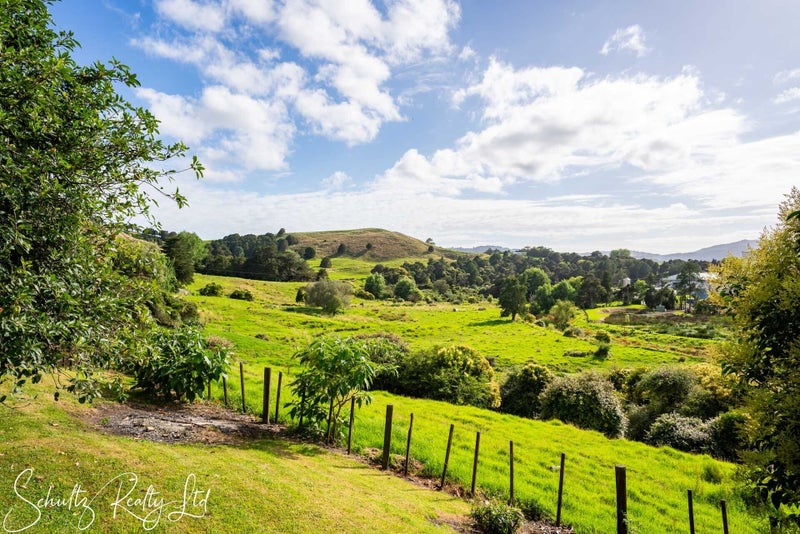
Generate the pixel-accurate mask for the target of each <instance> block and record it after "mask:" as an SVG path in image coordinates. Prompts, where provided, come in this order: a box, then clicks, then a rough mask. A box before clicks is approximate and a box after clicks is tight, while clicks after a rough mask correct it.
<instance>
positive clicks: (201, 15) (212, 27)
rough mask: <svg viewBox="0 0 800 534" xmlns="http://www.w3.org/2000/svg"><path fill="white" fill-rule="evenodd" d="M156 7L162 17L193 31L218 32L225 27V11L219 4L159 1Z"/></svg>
mask: <svg viewBox="0 0 800 534" xmlns="http://www.w3.org/2000/svg"><path fill="white" fill-rule="evenodd" d="M155 7H156V10H157V11H158V12H159V13H160V14H161V15H163V16H165V17H167V18H169V19H170V20H172V21H173V22H175V23H177V24H179V25H181V26H183V27H185V28H188V29H191V30H200V31H208V32H218V31H220V30H221V29H222V28H223V27H224V26H225V10H224V8H223V7H222V5H221V4H219V3H217V2H208V3H204V2H195V1H193V0H158V1H157V2H156V4H155Z"/></svg>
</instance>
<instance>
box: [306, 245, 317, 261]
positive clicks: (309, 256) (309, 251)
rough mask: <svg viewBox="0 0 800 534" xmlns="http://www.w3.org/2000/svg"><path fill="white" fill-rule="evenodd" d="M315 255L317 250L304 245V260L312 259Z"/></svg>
mask: <svg viewBox="0 0 800 534" xmlns="http://www.w3.org/2000/svg"><path fill="white" fill-rule="evenodd" d="M316 255H317V251H316V250H315V249H314V247H306V248H304V249H303V259H304V260H313V259H314V257H315V256H316Z"/></svg>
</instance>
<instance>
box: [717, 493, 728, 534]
mask: <svg viewBox="0 0 800 534" xmlns="http://www.w3.org/2000/svg"><path fill="white" fill-rule="evenodd" d="M719 507H720V508H721V509H722V532H723V534H728V505H727V503H726V502H725V499H722V500H721V501H719Z"/></svg>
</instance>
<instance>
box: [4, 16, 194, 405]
mask: <svg viewBox="0 0 800 534" xmlns="http://www.w3.org/2000/svg"><path fill="white" fill-rule="evenodd" d="M47 4H48V3H46V2H42V1H27V2H5V3H4V4H3V8H2V9H1V10H0V65H2V68H0V110H1V111H0V115H1V116H2V120H0V382H2V381H3V378H4V377H10V378H11V379H12V382H13V385H14V390H18V389H19V386H21V385H22V384H23V383H24V381H25V380H26V379H28V378H30V379H31V380H32V381H33V382H36V381H38V380H40V379H41V377H42V374H43V373H46V372H51V371H56V370H57V362H60V361H68V362H70V364H71V367H72V368H73V370H74V373H72V374H71V377H70V385H69V386H68V388H67V389H68V390H69V391H72V392H75V393H77V394H78V395H79V398H80V399H81V400H86V399H91V398H92V397H93V396H94V395H96V394H98V393H99V390H98V389H97V385H98V381H99V379H98V378H97V376H96V374H95V373H94V371H95V369H97V368H98V367H105V366H107V365H108V364H109V362H110V360H111V359H112V358H121V357H123V355H131V354H134V353H136V352H140V351H141V350H143V349H144V346H145V344H143V343H141V342H140V341H141V336H142V334H143V332H144V330H146V324H147V318H145V317H143V316H142V314H141V309H142V308H141V304H142V300H143V299H146V298H147V296H146V295H137V294H136V292H134V291H131V288H132V287H133V286H132V284H133V285H134V286H135V281H133V282H132V281H131V280H129V279H126V278H125V277H121V276H120V275H119V274H118V273H116V272H115V269H114V264H113V261H114V254H113V250H114V246H115V239H116V238H117V236H118V235H119V234H120V233H121V232H123V231H124V230H126V229H127V228H128V223H129V221H130V220H131V219H133V218H134V217H136V216H140V215H142V214H144V215H145V216H146V215H147V213H148V208H149V206H150V203H151V198H150V196H149V195H148V194H147V192H148V191H152V192H157V194H163V195H165V196H167V197H170V198H172V199H173V200H175V201H177V203H178V205H179V206H181V205H183V204H184V203H185V198H184V197H183V196H182V195H180V194H179V193H178V192H177V190H176V191H175V192H174V193H170V192H167V191H166V190H165V189H164V188H163V186H161V185H159V184H162V183H165V181H166V180H164V178H167V179H168V178H169V177H170V176H171V175H172V174H174V172H176V171H172V170H170V171H166V172H163V171H160V170H156V169H157V168H158V167H161V164H160V162H164V161H167V160H171V159H173V158H176V157H183V156H184V155H185V153H186V147H185V146H184V145H183V144H181V143H176V144H171V145H170V144H165V143H164V142H163V141H161V140H160V139H159V137H158V127H157V126H158V121H157V120H156V118H155V117H154V116H153V115H152V114H151V113H150V112H149V111H147V110H145V109H142V108H137V107H135V106H134V105H132V104H131V103H129V102H127V101H126V100H125V99H124V98H122V97H121V96H120V95H119V94H117V92H116V89H115V87H124V88H133V87H137V86H138V85H139V83H138V81H137V79H136V76H135V75H134V74H133V73H131V72H130V70H129V69H128V68H127V67H126V66H125V65H123V64H121V63H119V62H118V61H116V60H112V61H110V62H109V63H108V64H103V63H101V62H96V63H94V64H92V65H89V66H79V65H78V64H77V63H76V62H75V60H74V58H73V57H72V52H73V50H74V49H75V47H76V46H78V43H77V41H75V39H74V38H73V37H72V35H71V34H70V33H68V32H63V31H62V32H56V31H55V30H53V29H52V27H53V22H52V20H51V17H50V15H49V13H48V11H47ZM189 166H190V168H191V169H193V170H194V171H195V173H196V174H197V175H198V177H199V176H200V175H201V174H202V166H201V165H200V164H199V163H198V162H197V161H196V159H195V160H192V163H191V164H190V165H189ZM2 398H3V396H2V395H0V400H1V399H2Z"/></svg>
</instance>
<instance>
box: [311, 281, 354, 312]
mask: <svg viewBox="0 0 800 534" xmlns="http://www.w3.org/2000/svg"><path fill="white" fill-rule="evenodd" d="M352 291H353V289H352V287H351V286H350V284H348V283H347V282H341V281H334V280H320V281H319V282H315V283H313V284H309V285H307V286H306V304H308V305H309V306H319V307H321V308H322V311H324V312H325V313H328V314H330V315H334V314H336V312H338V311H340V310H343V309H344V308H346V307H347V306H348V305H349V304H350V294H351V293H352Z"/></svg>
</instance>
